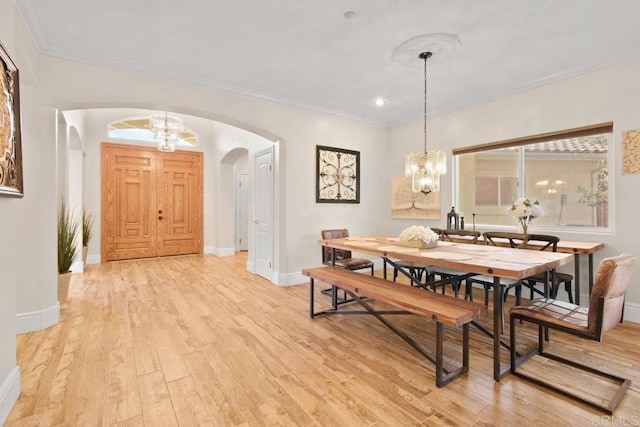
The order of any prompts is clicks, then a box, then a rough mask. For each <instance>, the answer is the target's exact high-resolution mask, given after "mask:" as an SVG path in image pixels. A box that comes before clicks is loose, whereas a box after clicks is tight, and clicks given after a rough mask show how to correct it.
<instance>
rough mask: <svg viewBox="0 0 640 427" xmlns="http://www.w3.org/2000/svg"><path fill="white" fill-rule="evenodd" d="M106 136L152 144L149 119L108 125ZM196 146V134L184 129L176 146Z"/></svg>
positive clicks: (120, 121)
mask: <svg viewBox="0 0 640 427" xmlns="http://www.w3.org/2000/svg"><path fill="white" fill-rule="evenodd" d="M108 135H109V138H120V139H130V140H133V141H145V142H154V140H153V132H151V131H150V130H149V117H129V118H126V119H122V120H118V121H116V122H113V123H109V128H108ZM198 144H199V138H198V134H197V133H195V132H193V131H191V130H189V129H186V128H185V130H184V131H183V132H182V133H181V134H180V139H179V140H178V142H177V143H176V145H178V146H180V145H182V146H187V147H189V146H190V147H197V146H198Z"/></svg>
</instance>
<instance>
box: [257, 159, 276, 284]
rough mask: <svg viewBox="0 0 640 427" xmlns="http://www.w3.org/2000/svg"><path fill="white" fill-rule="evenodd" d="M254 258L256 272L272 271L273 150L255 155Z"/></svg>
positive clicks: (267, 273) (269, 274) (267, 275)
mask: <svg viewBox="0 0 640 427" xmlns="http://www.w3.org/2000/svg"><path fill="white" fill-rule="evenodd" d="M254 164H255V175H254V176H255V179H256V185H255V199H256V200H255V219H254V225H255V230H254V234H255V260H256V265H255V267H256V274H258V275H260V276H262V277H264V278H265V279H269V280H271V279H272V273H273V267H272V265H273V150H271V149H269V150H267V151H262V152H259V153H256V155H255V163H254Z"/></svg>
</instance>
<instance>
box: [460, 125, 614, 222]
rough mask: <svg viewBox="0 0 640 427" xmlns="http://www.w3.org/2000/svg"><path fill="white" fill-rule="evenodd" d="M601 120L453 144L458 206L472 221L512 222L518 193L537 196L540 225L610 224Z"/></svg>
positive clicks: (605, 128)
mask: <svg viewBox="0 0 640 427" xmlns="http://www.w3.org/2000/svg"><path fill="white" fill-rule="evenodd" d="M612 129H613V124H612V123H605V124H599V125H594V126H589V127H584V128H579V129H571V130H567V131H562V132H554V133H549V134H544V135H536V136H532V137H527V138H519V139H517V140H510V141H503V142H497V143H492V144H484V145H479V146H474V147H467V148H462V149H456V150H454V151H453V154H454V156H455V159H456V164H457V168H456V170H457V174H458V188H457V195H456V199H457V204H458V206H459V210H458V211H459V212H465V213H466V214H467V215H469V214H471V213H475V214H476V224H483V225H505V226H508V225H514V220H513V219H512V218H511V217H510V216H509V215H508V214H507V213H506V209H507V207H508V206H510V205H511V203H512V202H513V201H515V200H516V199H517V198H519V197H528V198H529V199H531V200H538V201H540V204H541V206H542V208H543V209H544V212H545V214H544V216H543V217H541V218H538V219H536V220H535V222H534V227H535V226H541V227H543V228H564V229H577V228H580V229H593V230H603V229H606V228H608V227H609V225H610V224H609V220H608V219H609V206H608V200H609V182H608V164H609V142H610V139H611V135H612Z"/></svg>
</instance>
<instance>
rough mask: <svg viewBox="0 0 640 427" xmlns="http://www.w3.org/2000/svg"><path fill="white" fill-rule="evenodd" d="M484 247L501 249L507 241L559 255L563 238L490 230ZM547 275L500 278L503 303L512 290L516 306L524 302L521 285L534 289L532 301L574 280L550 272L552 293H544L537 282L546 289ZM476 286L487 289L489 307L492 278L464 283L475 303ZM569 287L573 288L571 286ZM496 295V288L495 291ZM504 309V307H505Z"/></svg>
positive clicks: (524, 247)
mask: <svg viewBox="0 0 640 427" xmlns="http://www.w3.org/2000/svg"><path fill="white" fill-rule="evenodd" d="M483 236H484V240H485V244H487V245H492V246H498V245H499V244H500V243H501V242H505V241H506V242H508V243H509V246H510V247H511V248H513V249H535V250H539V251H546V250H550V251H553V252H557V250H558V242H559V241H560V239H559V238H558V237H557V236H552V235H548V234H523V233H509V232H500V231H487V232H485V233H484V234H483ZM546 277H547V275H546V274H544V273H543V274H538V275H535V276H531V277H527V278H525V279H523V280H510V279H501V280H500V287H501V291H502V295H503V300H504V301H506V300H507V295H508V293H509V290H511V289H513V290H514V293H515V298H516V305H519V304H520V303H521V302H522V285H525V286H527V287H530V290H531V298H533V294H534V292H537V293H540V295H542V296H545V297H547V296H549V293H553V289H556V292H555V293H556V294H557V288H558V286H559V285H560V283H563V282H565V283H566V282H567V281H568V282H569V283H570V282H571V280H572V279H573V277H572V276H571V275H568V274H564V273H563V275H562V277H560V273H557V272H556V271H555V270H553V271H552V272H551V275H549V277H550V280H551V283H550V288H547V289H550V291H547V290H546V289H545V290H544V291H540V290H539V289H537V288H536V287H535V284H536V283H543V284H545V286H546V283H547V280H546ZM474 283H477V284H480V285H482V286H483V287H484V304H485V305H489V290H490V289H491V288H493V276H486V275H480V276H474V277H471V278H469V279H467V281H466V284H465V293H468V294H469V298H470V299H471V300H472V301H473V293H472V292H473V284H474ZM569 287H570V285H569ZM494 292H495V289H494ZM503 307H504V305H503ZM501 318H502V325H501V330H502V331H503V332H504V311H503V312H502V317H501Z"/></svg>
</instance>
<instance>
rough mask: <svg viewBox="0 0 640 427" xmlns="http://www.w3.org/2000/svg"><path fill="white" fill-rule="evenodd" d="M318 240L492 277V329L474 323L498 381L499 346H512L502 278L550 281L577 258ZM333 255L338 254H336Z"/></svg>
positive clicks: (377, 238) (372, 239)
mask: <svg viewBox="0 0 640 427" xmlns="http://www.w3.org/2000/svg"><path fill="white" fill-rule="evenodd" d="M318 242H319V244H320V245H323V246H326V247H329V248H331V249H332V250H334V251H335V250H336V249H343V250H348V251H354V252H361V253H365V254H370V255H376V256H379V257H381V258H382V259H383V260H384V261H385V262H386V263H389V264H391V265H393V266H396V267H397V268H401V267H398V266H397V265H396V264H395V261H396V260H402V261H405V262H408V263H415V264H416V265H426V264H428V265H432V266H435V267H443V268H449V269H455V270H459V271H463V272H468V273H470V274H481V275H488V276H493V280H494V287H493V289H494V292H493V331H492V332H491V331H490V330H488V329H487V328H484V327H483V326H482V325H480V324H477V323H475V322H474V324H475V325H476V326H477V327H478V328H479V329H481V330H482V331H483V332H485V333H487V334H488V335H490V336H491V337H492V338H493V377H494V379H495V381H500V378H501V377H502V375H504V374H505V373H506V372H507V371H508V367H507V369H504V370H502V368H501V361H500V347H505V348H506V349H508V348H509V345H508V343H506V342H504V341H503V339H502V337H501V323H502V301H503V294H502V287H501V286H500V279H512V280H522V279H524V278H526V277H529V276H533V275H536V274H541V273H546V274H545V276H546V277H547V283H549V277H550V272H551V271H552V270H554V269H556V268H558V267H561V266H563V265H567V264H569V263H570V262H571V261H573V259H574V258H573V256H572V254H569V253H563V252H547V251H537V250H529V249H512V248H508V247H500V246H487V245H476V244H468V243H459V242H438V246H436V247H435V248H431V249H419V248H412V247H406V246H402V244H401V242H400V241H399V240H398V238H394V237H389V236H384V235H371V236H357V237H348V238H343V239H323V240H319V241H318ZM333 255H334V256H335V253H334V254H333ZM409 277H410V276H409ZM398 286H402V285H398ZM545 288H546V287H545ZM452 298H453V297H452Z"/></svg>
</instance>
